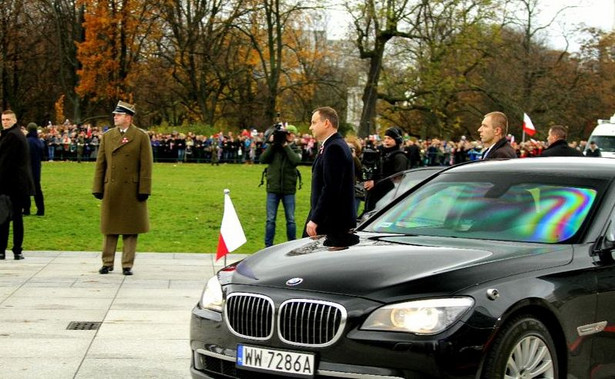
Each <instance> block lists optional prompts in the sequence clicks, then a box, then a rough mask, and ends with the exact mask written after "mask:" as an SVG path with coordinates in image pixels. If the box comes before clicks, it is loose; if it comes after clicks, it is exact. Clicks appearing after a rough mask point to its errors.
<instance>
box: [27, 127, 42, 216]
mask: <svg viewBox="0 0 615 379" xmlns="http://www.w3.org/2000/svg"><path fill="white" fill-rule="evenodd" d="M37 129H38V126H37V125H36V124H35V123H33V122H31V123H29V124H28V134H27V135H26V139H27V140H28V147H29V150H30V167H32V179H33V180H34V204H35V205H36V215H37V216H44V215H45V201H44V197H43V190H42V188H41V161H42V160H43V152H44V150H45V144H44V143H43V141H41V139H40V138H39V137H38V130H37ZM30 206H31V201H30V196H28V198H27V200H26V204H25V205H24V208H23V214H24V215H26V216H27V215H29V214H30Z"/></svg>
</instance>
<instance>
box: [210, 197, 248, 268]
mask: <svg viewBox="0 0 615 379" xmlns="http://www.w3.org/2000/svg"><path fill="white" fill-rule="evenodd" d="M230 192H231V191H230V190H228V189H225V190H224V214H223V215H222V226H221V227H220V236H219V237H218V250H217V252H216V260H218V259H220V258H222V257H223V256H225V255H226V254H228V253H230V252H231V251H234V250H236V249H237V248H239V247H240V246H241V245H243V244H244V243H246V241H247V240H246V235H245V234H244V233H243V228H242V227H241V223H240V222H239V217H237V213H236V212H235V208H234V207H233V203H232V202H231V197H230V196H229V193H230Z"/></svg>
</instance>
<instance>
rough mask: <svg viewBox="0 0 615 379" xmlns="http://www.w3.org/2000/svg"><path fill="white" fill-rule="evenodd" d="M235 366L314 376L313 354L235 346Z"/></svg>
mask: <svg viewBox="0 0 615 379" xmlns="http://www.w3.org/2000/svg"><path fill="white" fill-rule="evenodd" d="M237 366H240V367H243V368H247V367H249V368H253V369H257V370H259V371H277V372H281V373H285V374H290V375H293V376H314V369H315V368H314V354H306V353H296V352H293V351H285V350H275V349H263V348H260V347H254V346H246V345H237Z"/></svg>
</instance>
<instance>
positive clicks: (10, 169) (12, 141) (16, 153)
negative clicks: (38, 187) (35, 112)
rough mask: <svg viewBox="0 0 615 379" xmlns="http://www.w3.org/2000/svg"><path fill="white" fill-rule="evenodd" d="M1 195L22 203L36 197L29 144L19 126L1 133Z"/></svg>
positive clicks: (3, 130)
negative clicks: (29, 197)
mask: <svg viewBox="0 0 615 379" xmlns="http://www.w3.org/2000/svg"><path fill="white" fill-rule="evenodd" d="M0 193H2V194H5V195H9V196H10V197H11V199H13V200H15V199H18V200H20V201H23V199H25V198H27V197H28V196H32V195H34V182H33V180H32V170H31V168H30V153H29V150H28V142H27V141H26V136H25V135H24V134H23V132H22V131H21V127H20V126H19V125H17V124H15V125H13V126H12V127H10V128H8V129H2V132H0Z"/></svg>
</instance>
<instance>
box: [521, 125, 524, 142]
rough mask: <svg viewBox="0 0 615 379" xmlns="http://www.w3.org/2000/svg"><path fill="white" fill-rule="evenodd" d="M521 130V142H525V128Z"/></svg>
mask: <svg viewBox="0 0 615 379" xmlns="http://www.w3.org/2000/svg"><path fill="white" fill-rule="evenodd" d="M521 129H522V130H523V135H522V137H521V143H525V129H523V128H521Z"/></svg>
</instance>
